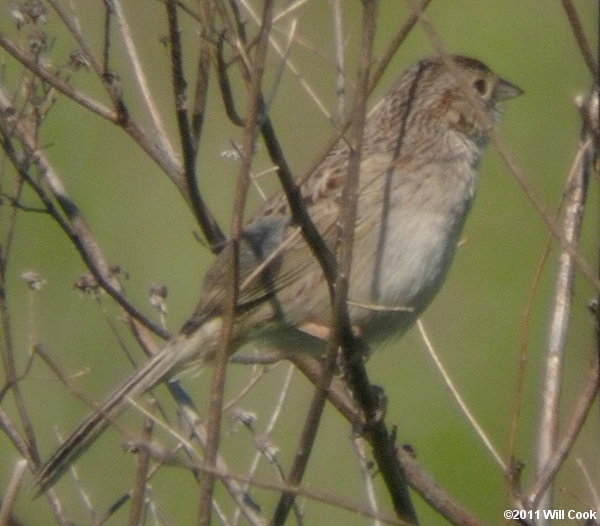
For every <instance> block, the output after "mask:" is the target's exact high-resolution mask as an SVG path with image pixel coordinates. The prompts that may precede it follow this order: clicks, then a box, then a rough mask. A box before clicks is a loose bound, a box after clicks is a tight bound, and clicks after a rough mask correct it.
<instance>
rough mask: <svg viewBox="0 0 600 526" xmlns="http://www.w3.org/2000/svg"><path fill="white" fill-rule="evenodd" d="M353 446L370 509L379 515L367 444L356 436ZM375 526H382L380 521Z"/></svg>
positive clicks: (353, 439) (353, 438)
mask: <svg viewBox="0 0 600 526" xmlns="http://www.w3.org/2000/svg"><path fill="white" fill-rule="evenodd" d="M352 445H353V446H354V452H355V453H356V457H357V459H358V465H359V467H360V474H361V476H362V479H363V485H364V487H365V493H366V497H367V502H368V504H369V509H370V510H371V511H372V512H373V513H378V512H379V503H378V502H377V492H376V491H375V485H374V484H373V478H374V477H373V473H372V463H371V461H370V460H369V459H368V458H367V451H366V447H365V446H366V445H367V442H366V440H364V439H363V438H362V437H359V436H354V437H352ZM373 526H381V524H380V523H379V521H374V522H373Z"/></svg>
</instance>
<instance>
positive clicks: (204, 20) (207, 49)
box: [169, 0, 217, 150]
mask: <svg viewBox="0 0 600 526" xmlns="http://www.w3.org/2000/svg"><path fill="white" fill-rule="evenodd" d="M169 1H170V0H169ZM199 9H200V21H201V23H200V25H201V27H202V29H201V33H200V51H199V56H198V71H197V72H196V88H195V93H194V104H193V108H192V136H193V140H194V142H195V144H196V150H198V145H199V143H200V136H201V134H202V129H203V127H204V114H205V112H206V103H207V100H208V83H209V78H210V67H211V61H212V54H213V53H212V49H213V44H212V42H211V41H210V39H211V38H212V35H214V34H215V28H214V22H215V20H216V18H217V15H216V11H215V8H214V5H213V2H212V0H211V1H208V2H199Z"/></svg>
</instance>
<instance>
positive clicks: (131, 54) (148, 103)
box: [111, 0, 175, 159]
mask: <svg viewBox="0 0 600 526" xmlns="http://www.w3.org/2000/svg"><path fill="white" fill-rule="evenodd" d="M111 2H112V12H114V14H115V16H116V18H117V22H118V25H119V29H120V31H121V35H122V38H123V42H124V44H125V49H126V51H127V56H128V58H129V62H130V63H131V66H132V68H133V73H134V74H133V77H134V79H135V80H136V82H137V84H138V88H139V91H140V95H141V100H142V101H143V103H144V105H145V108H146V110H147V113H148V115H149V116H150V119H151V120H152V124H153V126H154V130H155V136H156V137H157V138H158V140H159V141H160V144H161V146H162V148H163V149H164V150H165V152H166V153H167V155H169V156H170V157H172V158H173V159H174V158H175V152H174V151H173V146H172V145H171V143H170V141H169V136H168V134H167V130H166V128H165V126H164V123H163V122H162V118H161V116H160V112H159V111H158V108H157V107H156V104H155V103H154V99H153V97H152V93H151V91H150V87H149V85H148V79H147V78H146V75H145V74H144V68H143V67H142V63H141V60H140V57H139V55H138V52H137V49H136V46H135V41H134V39H133V37H132V34H131V28H130V27H129V24H128V22H127V18H126V17H125V13H124V11H123V7H122V5H121V1H120V0H111Z"/></svg>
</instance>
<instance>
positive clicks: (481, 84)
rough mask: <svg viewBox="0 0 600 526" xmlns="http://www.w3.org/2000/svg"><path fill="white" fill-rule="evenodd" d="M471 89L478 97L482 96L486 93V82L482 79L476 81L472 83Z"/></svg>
mask: <svg viewBox="0 0 600 526" xmlns="http://www.w3.org/2000/svg"><path fill="white" fill-rule="evenodd" d="M473 87H474V88H475V91H476V92H477V93H479V95H481V96H483V95H485V93H486V92H487V82H486V81H485V80H484V79H477V80H476V81H475V82H473Z"/></svg>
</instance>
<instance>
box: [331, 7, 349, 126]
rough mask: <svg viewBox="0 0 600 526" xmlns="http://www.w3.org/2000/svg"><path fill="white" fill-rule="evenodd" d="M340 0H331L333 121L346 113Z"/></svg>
mask: <svg viewBox="0 0 600 526" xmlns="http://www.w3.org/2000/svg"><path fill="white" fill-rule="evenodd" d="M341 2H342V0H333V1H332V2H331V8H332V11H333V34H334V37H335V46H334V49H335V69H336V72H337V78H336V100H337V107H336V110H335V119H334V122H336V123H339V122H341V120H342V119H343V118H344V116H345V115H346V68H345V66H344V28H343V17H342V5H341Z"/></svg>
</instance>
